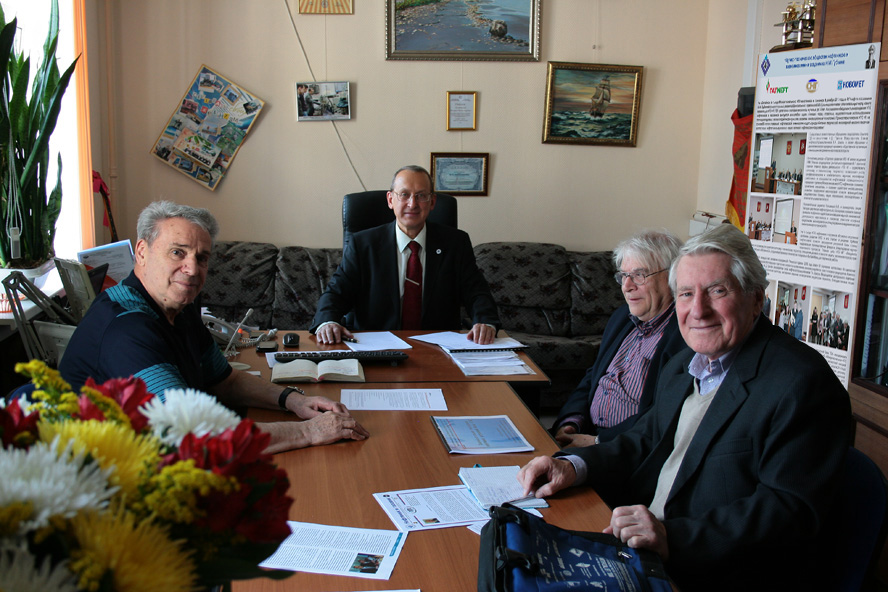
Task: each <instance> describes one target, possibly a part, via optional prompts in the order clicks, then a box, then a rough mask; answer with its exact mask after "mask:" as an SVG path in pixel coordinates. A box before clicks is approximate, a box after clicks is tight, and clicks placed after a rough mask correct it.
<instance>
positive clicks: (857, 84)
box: [838, 80, 865, 90]
mask: <svg viewBox="0 0 888 592" xmlns="http://www.w3.org/2000/svg"><path fill="white" fill-rule="evenodd" d="M864 82H865V81H864V80H839V87H838V89H839V90H844V89H846V88H863V83H864Z"/></svg>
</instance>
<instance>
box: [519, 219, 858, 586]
mask: <svg viewBox="0 0 888 592" xmlns="http://www.w3.org/2000/svg"><path fill="white" fill-rule="evenodd" d="M669 280H670V286H671V287H672V289H673V293H674V294H675V298H676V304H675V310H676V314H677V316H678V324H679V329H680V331H681V334H682V336H683V337H684V339H685V341H686V342H687V343H688V346H689V347H690V350H688V351H686V352H684V353H681V354H678V355H677V356H675V358H673V360H672V361H671V362H670V363H669V364H668V365H667V366H666V367H665V368H664V369H663V372H662V373H661V375H660V378H659V382H658V385H657V393H656V397H655V399H654V404H653V406H652V407H651V409H650V411H648V413H646V414H645V415H644V416H642V417H641V418H640V419H639V420H638V422H637V423H636V424H635V426H633V427H632V429H630V430H628V431H627V432H625V433H624V434H621V435H619V436H617V437H616V438H615V439H614V440H612V441H610V442H605V443H602V444H600V445H598V446H588V447H585V448H574V449H570V450H566V451H563V452H562V453H559V454H558V455H556V458H553V457H537V458H535V459H534V460H532V461H531V462H530V463H528V464H527V465H526V466H525V467H523V468H522V469H521V471H520V472H519V481H521V483H522V484H523V486H524V488H525V490H526V491H527V492H535V494H536V496H537V497H544V496H549V495H552V494H554V493H555V492H557V491H559V490H561V489H563V488H565V487H568V486H571V485H579V484H585V485H591V486H593V487H595V488H596V490H597V491H598V492H599V493H600V494H601V495H602V498H603V499H604V500H605V501H607V502H608V503H609V505H611V506H612V507H614V506H616V507H614V510H613V513H612V516H611V521H610V525H609V526H608V527H607V528H606V529H605V532H609V533H612V534H614V535H615V536H616V537H618V538H620V539H621V540H622V541H624V542H626V543H627V544H628V545H629V546H630V547H635V548H647V549H651V550H653V551H655V552H657V553H659V554H660V556H661V557H662V558H663V560H664V562H665V565H666V570H667V572H668V573H669V574H670V576H671V577H672V578H673V579H674V581H675V583H676V584H677V585H678V587H679V588H680V589H681V590H682V591H683V592H689V591H690V592H693V591H694V590H720V591H722V590H790V589H793V590H808V589H817V585H816V578H817V576H818V574H819V569H818V567H817V566H814V565H811V562H812V557H813V554H812V549H813V548H814V541H815V535H816V534H817V533H818V529H819V528H821V526H822V524H823V521H824V519H825V517H826V511H827V507H828V505H829V503H830V502H831V500H832V498H833V496H834V493H835V491H836V487H837V486H838V479H839V474H840V473H839V471H840V469H841V466H842V462H843V459H844V457H845V454H846V451H847V449H848V446H849V445H850V443H851V408H850V401H849V398H848V393H847V391H846V390H845V389H844V387H843V386H842V384H841V383H840V382H839V380H838V379H837V378H836V376H835V374H834V373H833V371H832V370H831V369H830V367H829V365H828V364H827V363H826V361H825V360H824V358H823V357H822V356H821V355H820V354H819V353H818V352H816V351H814V350H813V349H812V348H810V347H808V346H807V345H804V344H802V343H799V342H798V341H797V340H795V339H793V338H792V337H790V336H789V335H787V334H786V333H784V332H782V331H779V330H777V329H776V328H775V327H774V326H773V325H771V324H770V323H768V322H767V321H766V320H765V319H764V317H763V316H761V307H762V301H763V296H764V290H765V288H766V287H767V279H766V277H765V270H764V268H763V267H762V265H761V263H760V262H759V260H758V258H757V257H756V255H755V251H753V249H752V246H751V244H750V242H749V239H748V238H746V237H745V236H744V235H743V233H742V232H740V231H739V230H737V229H736V228H734V227H733V226H729V225H724V224H722V225H719V226H717V227H716V228H713V229H712V230H710V231H708V232H707V233H705V234H703V235H701V236H697V237H694V238H692V239H690V240H689V241H688V242H687V244H685V246H684V247H683V248H682V251H681V254H680V255H679V258H678V259H676V261H675V262H674V263H673V264H672V268H671V270H670V277H669Z"/></svg>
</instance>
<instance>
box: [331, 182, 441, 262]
mask: <svg viewBox="0 0 888 592" xmlns="http://www.w3.org/2000/svg"><path fill="white" fill-rule="evenodd" d="M385 195H386V190H384V189H381V190H376V191H361V192H359V193H349V194H346V196H345V197H343V198H342V248H343V249H345V247H346V245H348V242H349V240H350V239H351V235H352V233H355V232H358V231H360V230H367V229H368V228H373V227H375V226H380V225H382V224H388V223H389V222H391V221H392V220H394V219H395V213H394V212H393V211H392V210H391V209H390V208H389V207H388V202H387V201H386V197H385ZM435 195H436V196H437V198H436V200H435V209H434V210H432V211H431V213H430V214H429V218H428V219H429V221H430V222H435V223H436V224H443V225H445V226H451V227H453V228H458V225H457V220H456V219H457V212H456V198H455V197H453V196H452V195H447V194H445V193H436V194H435Z"/></svg>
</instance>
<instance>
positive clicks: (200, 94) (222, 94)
mask: <svg viewBox="0 0 888 592" xmlns="http://www.w3.org/2000/svg"><path fill="white" fill-rule="evenodd" d="M264 106H265V101H263V100H262V99H260V98H259V97H257V96H255V95H253V94H252V93H250V92H249V91H247V90H245V89H244V88H243V87H240V86H238V85H236V84H234V83H233V82H231V81H230V80H228V79H227V78H225V77H224V76H222V75H221V74H219V73H218V72H216V71H214V70H212V69H210V68H208V67H207V66H205V65H202V66H201V67H200V71H199V72H198V73H197V76H195V77H194V80H192V81H191V86H189V87H188V90H187V91H186V92H185V96H183V97H182V100H181V101H179V106H178V107H177V108H176V110H175V111H174V112H173V115H172V117H170V120H169V121H168V122H167V124H166V128H165V129H164V130H163V131H162V132H161V134H160V137H159V138H157V142H155V143H154V147H153V148H152V149H151V153H152V154H154V155H155V156H156V157H157V158H159V159H161V160H162V161H164V162H165V163H167V164H168V165H170V166H171V167H173V168H174V169H176V170H177V171H179V172H180V173H182V174H184V175H188V176H189V177H191V178H192V179H194V180H195V181H197V182H198V183H200V184H201V185H203V186H204V187H206V188H207V189H209V190H211V191H215V189H216V186H217V185H218V184H219V181H220V180H221V179H222V177H223V176H224V175H225V172H226V171H227V170H228V167H229V166H230V165H231V161H233V160H234V157H235V155H236V154H237V151H238V150H239V149H240V146H241V144H242V143H243V141H244V138H245V137H246V135H247V132H248V131H250V128H251V127H252V126H253V123H254V122H255V121H256V117H257V116H258V115H259V112H260V111H262V107H264Z"/></svg>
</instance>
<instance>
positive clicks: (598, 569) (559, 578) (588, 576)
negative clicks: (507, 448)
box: [478, 504, 672, 592]
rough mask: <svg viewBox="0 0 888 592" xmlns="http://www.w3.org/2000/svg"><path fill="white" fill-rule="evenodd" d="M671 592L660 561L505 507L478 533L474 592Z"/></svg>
mask: <svg viewBox="0 0 888 592" xmlns="http://www.w3.org/2000/svg"><path fill="white" fill-rule="evenodd" d="M580 590H608V591H609V592H614V591H620V592H670V591H671V590H672V586H671V584H670V582H669V579H668V577H667V575H666V571H665V570H664V568H663V562H662V561H661V560H660V556H659V555H657V554H656V553H653V552H652V551H648V550H644V549H630V548H629V547H627V546H626V545H625V544H623V543H622V542H621V541H620V540H619V539H617V538H616V537H614V536H612V535H609V534H603V533H599V532H574V531H570V530H564V529H563V528H558V527H557V526H553V525H551V524H547V523H546V521H545V520H543V519H541V518H537V517H536V516H534V515H532V514H528V513H527V512H525V511H523V510H521V509H519V508H516V507H514V506H511V505H509V504H504V505H503V506H494V507H492V508H490V522H488V523H487V524H485V525H484V528H483V529H482V530H481V551H480V555H479V559H478V592H561V591H565V592H568V591H569V592H578V591H580Z"/></svg>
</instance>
